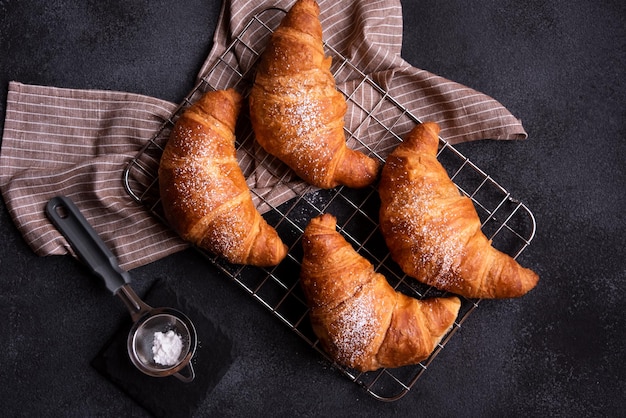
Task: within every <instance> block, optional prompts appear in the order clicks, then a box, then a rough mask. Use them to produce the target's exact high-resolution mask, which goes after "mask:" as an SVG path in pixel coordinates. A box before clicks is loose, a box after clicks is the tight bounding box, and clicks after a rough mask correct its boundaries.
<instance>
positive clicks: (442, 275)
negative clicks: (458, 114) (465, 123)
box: [379, 122, 539, 298]
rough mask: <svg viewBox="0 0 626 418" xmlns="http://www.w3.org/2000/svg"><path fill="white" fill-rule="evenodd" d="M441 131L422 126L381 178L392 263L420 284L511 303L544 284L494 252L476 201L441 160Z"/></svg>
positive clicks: (383, 224) (389, 162) (382, 213)
mask: <svg viewBox="0 0 626 418" xmlns="http://www.w3.org/2000/svg"><path fill="white" fill-rule="evenodd" d="M438 134H439V125H437V124H436V123H432V122H430V123H423V124H420V125H417V126H416V127H415V128H413V130H412V131H411V132H410V133H409V134H408V136H407V137H406V138H405V140H404V142H403V143H401V144H400V145H398V147H397V148H396V149H395V150H394V151H393V152H392V153H391V154H390V155H389V156H388V157H387V161H386V164H385V166H384V167H383V170H382V173H381V180H380V184H379V194H380V200H381V207H380V218H379V222H380V230H381V232H382V235H383V237H384V239H385V242H386V243H387V246H388V247H389V251H390V254H391V257H392V258H393V260H394V261H396V262H397V263H398V264H399V265H400V267H401V268H402V270H403V271H404V272H405V273H406V274H407V275H409V276H412V277H414V278H416V279H417V280H419V281H421V282H423V283H426V284H428V285H431V286H434V287H436V288H438V289H441V290H446V291H449V292H453V293H456V294H459V295H462V296H466V297H469V298H512V297H519V296H522V295H524V294H525V293H527V292H528V291H529V290H531V289H532V288H533V287H535V285H536V284H537V281H538V280H539V276H538V275H537V274H536V273H535V272H533V271H532V270H530V269H527V268H523V267H522V266H520V265H519V264H518V263H517V261H515V260H514V259H513V258H512V257H510V256H509V255H507V254H505V253H502V252H500V251H498V250H497V249H495V248H494V247H492V246H491V242H490V240H489V239H488V238H487V237H486V236H485V235H484V234H483V232H482V231H481V225H480V219H479V217H478V214H477V212H476V209H475V208H474V205H473V204H472V202H471V200H470V199H469V198H468V197H466V196H463V195H462V194H461V193H460V192H459V190H458V188H457V187H456V186H455V185H454V183H453V182H452V180H450V178H449V177H448V174H447V172H446V170H445V169H444V167H443V166H442V165H441V164H440V163H439V161H438V160H437V156H436V154H437V148H438V144H439V138H438Z"/></svg>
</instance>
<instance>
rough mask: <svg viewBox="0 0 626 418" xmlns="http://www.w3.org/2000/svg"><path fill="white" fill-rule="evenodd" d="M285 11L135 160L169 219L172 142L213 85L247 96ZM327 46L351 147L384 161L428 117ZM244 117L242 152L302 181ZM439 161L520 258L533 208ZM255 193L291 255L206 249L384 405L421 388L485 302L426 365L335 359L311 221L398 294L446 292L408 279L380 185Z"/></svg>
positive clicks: (260, 24) (495, 236) (134, 190)
mask: <svg viewBox="0 0 626 418" xmlns="http://www.w3.org/2000/svg"><path fill="white" fill-rule="evenodd" d="M284 13H285V11H284V10H281V9H275V8H272V9H267V10H265V11H263V12H261V13H259V14H257V15H255V16H253V17H252V18H251V19H250V21H249V23H248V24H247V25H246V26H245V27H244V29H243V30H242V31H241V33H240V34H239V35H238V36H237V37H236V38H235V39H234V40H233V41H232V43H231V44H230V45H229V46H228V47H227V48H226V50H225V51H224V52H223V54H222V55H221V56H220V57H219V59H218V60H217V62H216V63H215V64H214V65H213V66H212V67H211V68H210V69H209V70H208V71H207V72H206V75H205V76H204V77H202V79H201V80H200V81H199V82H198V84H197V85H196V86H195V87H194V89H193V90H192V91H191V92H190V93H189V95H188V96H187V97H186V98H185V100H184V101H183V103H181V104H180V106H179V107H178V109H177V110H176V111H175V112H174V113H173V115H172V117H171V118H170V119H168V120H167V121H166V122H165V123H164V124H163V126H162V127H161V129H160V130H159V131H158V132H157V134H155V135H154V137H153V138H152V139H151V140H150V141H149V142H148V143H147V144H146V145H145V146H144V147H143V148H142V149H141V150H140V152H139V153H138V154H137V155H136V156H135V158H133V159H132V160H131V161H130V162H129V163H128V165H127V167H126V169H125V170H124V175H123V180H124V186H125V188H126V190H127V192H128V193H129V194H130V196H131V197H132V198H134V199H135V200H136V201H137V202H139V203H140V204H142V205H144V206H145V207H146V208H147V209H148V210H150V212H151V213H153V214H154V215H155V216H156V217H158V218H159V219H161V220H162V221H163V222H165V223H167V222H166V221H165V219H164V216H163V214H162V210H161V207H160V201H159V195H158V194H159V193H158V184H157V182H158V176H157V170H158V164H159V159H160V156H161V153H162V151H163V147H164V144H165V142H166V141H167V137H168V135H169V131H170V130H171V128H172V126H173V124H174V122H175V120H176V118H177V117H178V115H180V113H181V112H182V111H183V110H184V109H185V108H186V107H187V106H188V105H189V104H191V103H193V102H194V101H195V100H197V98H198V97H200V96H201V95H202V94H203V93H204V92H206V91H208V90H218V89H226V88H230V87H232V88H235V89H236V90H238V91H239V92H240V93H242V94H244V96H246V95H247V94H248V92H249V90H250V88H251V85H252V82H253V76H254V65H255V62H256V60H257V59H258V57H259V56H260V54H261V52H262V51H263V49H264V46H265V45H266V43H267V40H268V37H269V36H270V35H271V33H272V31H273V29H274V28H276V27H277V26H278V24H279V23H280V21H281V19H282V17H283V16H284ZM325 49H326V52H327V55H330V56H332V57H333V66H332V68H331V71H333V74H334V75H335V79H336V80H338V81H339V80H344V79H345V78H346V75H349V77H350V80H349V82H346V83H338V86H339V85H341V87H338V88H339V90H340V91H341V92H342V93H343V94H344V95H345V96H346V99H347V101H348V114H349V115H351V120H352V121H351V123H349V124H347V126H346V137H347V139H348V143H349V144H351V146H352V147H353V148H359V149H362V150H363V151H364V152H366V153H369V154H370V155H373V156H375V157H377V158H379V159H380V160H381V161H384V158H383V155H385V153H386V152H389V151H390V149H392V148H393V147H394V146H395V145H397V144H398V143H399V142H400V141H401V136H400V134H401V133H403V132H408V130H409V129H410V128H411V127H413V126H414V125H415V124H417V123H420V121H419V119H418V118H417V117H415V116H414V115H412V114H411V112H409V111H408V110H407V109H406V108H404V107H403V106H402V105H401V104H400V103H398V102H397V101H396V100H395V99H394V98H393V97H391V96H390V95H389V94H388V93H387V92H386V91H385V90H384V89H383V88H382V87H380V85H378V84H377V83H376V82H375V81H374V80H373V79H372V78H370V77H369V76H367V75H365V74H363V73H362V72H361V71H359V70H358V68H356V67H355V66H354V65H352V64H351V63H350V61H349V60H348V59H347V58H345V57H343V56H342V55H341V54H340V53H339V52H338V51H336V50H335V49H333V48H332V46H330V45H325ZM366 93H367V96H368V97H370V98H371V97H375V100H374V101H370V102H369V103H367V104H364V103H363V102H361V100H360V98H362V97H364V95H365V94H366ZM242 113H245V112H242ZM355 116H356V118H355ZM240 119H241V120H242V122H241V123H240V124H239V126H238V127H237V132H236V134H237V152H238V157H241V156H242V155H245V156H248V157H252V158H253V159H254V161H255V163H256V164H258V165H260V166H262V167H263V169H265V170H268V171H270V172H271V173H272V175H273V176H274V177H275V178H276V179H278V180H277V182H276V187H280V186H281V184H284V183H290V182H293V180H294V176H293V174H292V173H291V171H290V170H289V169H288V168H286V167H285V166H282V165H281V164H280V163H279V164H275V161H272V157H271V156H269V155H268V154H265V153H263V152H259V149H258V147H257V148H255V147H254V136H253V133H252V130H251V128H250V125H249V119H247V118H246V115H245V114H242V117H241V118H240ZM364 135H367V138H368V141H367V144H366V143H364V142H361V140H360V139H359V138H364V137H365V136H364ZM438 158H439V160H440V162H441V163H442V164H443V165H444V167H446V169H447V171H448V173H449V175H450V177H451V178H452V180H453V181H454V182H455V184H456V185H457V187H458V188H459V190H460V191H461V192H462V193H464V194H466V195H467V196H469V197H470V198H471V199H472V201H473V203H474V205H475V207H476V209H477V212H478V214H479V217H480V219H481V221H482V228H483V231H484V232H485V234H486V235H487V236H488V237H489V238H490V239H491V240H492V242H493V245H494V246H495V247H496V248H498V249H500V250H502V251H504V252H506V253H508V254H510V255H512V256H513V257H514V258H517V257H518V256H519V255H520V254H521V253H522V252H523V251H524V249H525V248H526V247H527V246H528V245H529V244H530V242H531V240H532V239H533V237H534V235H535V219H534V217H533V214H532V212H531V211H530V210H529V209H528V208H527V207H526V206H525V205H524V204H523V203H521V202H519V201H517V200H515V199H514V198H513V197H511V195H510V193H509V192H508V191H507V190H506V189H504V188H503V187H502V186H500V185H499V184H498V183H497V182H496V181H495V180H494V179H493V178H491V176H489V175H487V174H486V173H484V172H483V171H482V170H481V169H479V168H478V167H476V166H475V165H474V164H473V163H472V162H470V161H469V160H468V159H467V158H466V157H465V156H463V155H462V154H461V153H460V152H458V151H457V150H456V149H455V148H454V147H452V146H451V145H449V144H448V143H446V142H445V141H443V140H441V139H440V150H439V153H438ZM244 174H246V170H244ZM296 180H297V179H296ZM251 191H252V193H253V198H254V200H255V203H256V204H257V207H259V208H262V210H263V211H264V213H263V216H264V217H265V219H266V220H267V221H268V223H269V224H270V225H272V226H274V227H275V228H276V230H277V231H278V233H279V235H280V236H281V238H282V239H283V241H284V242H285V244H287V245H288V247H289V253H288V255H287V257H286V258H285V260H284V261H283V262H282V263H281V264H280V265H278V266H276V267H274V268H268V269H265V268H258V267H250V266H240V265H232V264H229V263H227V262H225V261H224V260H222V259H221V258H219V257H216V256H214V255H211V254H208V253H207V252H204V251H202V250H199V251H201V252H202V253H203V254H204V255H205V256H206V257H207V258H208V259H209V260H210V261H211V262H213V263H214V264H215V265H216V266H217V267H218V268H219V269H220V270H221V271H222V272H224V273H225V274H226V275H227V276H229V277H230V278H232V279H233V280H234V281H235V282H236V283H238V284H239V285H240V286H241V287H242V288H243V289H245V290H246V291H247V292H248V293H249V294H250V295H251V296H252V297H253V298H254V299H255V300H257V301H258V302H260V303H261V304H262V305H263V306H265V307H266V308H267V309H269V310H270V311H271V312H272V313H273V314H274V315H275V316H276V317H277V318H279V319H280V320H281V321H282V322H283V323H284V324H286V325H287V326H288V327H290V328H291V330H293V331H294V332H295V333H296V334H297V335H299V336H300V337H301V338H302V339H303V340H304V341H305V342H306V343H307V344H308V345H309V346H311V347H312V348H313V349H315V350H316V351H317V352H318V353H319V354H320V355H322V356H323V357H324V358H326V359H327V360H328V361H329V362H330V363H331V364H333V367H335V368H336V369H337V370H339V371H341V372H342V373H343V374H344V375H345V376H346V377H348V378H349V379H350V380H352V381H353V382H356V383H357V384H359V385H361V386H362V387H363V388H364V389H365V390H366V391H367V393H369V394H370V395H372V396H373V397H375V398H377V399H379V400H383V401H394V400H397V399H400V398H401V397H402V396H404V395H405V394H406V393H407V392H408V391H409V390H410V389H411V388H412V387H413V385H414V384H415V383H416V381H417V380H418V379H419V377H420V376H421V375H422V374H423V373H424V372H425V371H426V369H427V368H428V367H429V365H430V364H431V362H432V361H433V360H434V358H435V357H436V356H437V354H438V353H439V352H440V351H441V349H443V348H444V346H445V345H446V343H447V342H448V341H449V340H450V338H451V337H452V336H453V335H454V333H455V332H456V331H457V330H458V329H459V328H460V327H461V325H462V324H463V322H464V321H465V320H466V319H467V318H468V316H469V315H470V313H472V312H473V311H474V310H475V309H476V308H477V307H478V305H479V302H480V301H479V300H469V299H465V298H461V300H462V305H461V309H460V312H459V315H458V318H457V320H456V322H455V324H454V326H453V328H452V330H451V331H450V332H449V333H448V334H447V335H446V337H445V338H444V339H443V340H442V341H441V342H440V343H439V344H438V346H437V347H436V348H435V350H434V352H433V353H432V355H431V356H430V357H429V358H428V359H426V360H424V361H423V362H421V363H419V364H417V365H413V366H406V367H401V368H397V369H382V370H378V371H375V372H368V373H360V372H358V371H356V370H353V369H349V368H345V367H343V366H341V365H337V364H334V363H333V361H332V359H330V358H329V357H328V355H327V354H326V353H325V352H324V351H323V349H322V348H321V347H320V346H319V344H318V340H317V337H316V336H315V334H314V333H313V331H312V329H311V326H310V323H309V320H308V307H307V305H306V301H305V298H304V294H303V292H302V289H301V288H300V285H299V280H298V277H299V271H300V260H301V259H302V250H301V245H300V237H301V235H302V233H303V231H304V228H305V227H306V225H307V224H308V221H309V220H310V219H311V218H313V217H315V216H317V215H319V214H322V213H325V212H329V213H332V214H333V215H335V216H336V217H337V226H338V229H339V231H340V232H341V233H342V234H343V235H344V237H346V239H347V240H348V241H349V242H350V243H351V244H352V245H353V246H354V248H355V249H357V251H358V252H359V253H360V254H361V255H363V256H364V257H366V258H367V259H368V260H370V261H371V262H372V264H374V266H375V267H376V269H377V271H378V272H380V273H382V274H383V275H384V276H385V277H386V278H387V279H388V281H389V283H390V284H391V285H392V286H393V287H394V288H395V289H396V290H398V291H401V292H404V293H406V294H408V295H410V296H413V297H415V298H418V299H421V298H425V297H434V296H443V295H445V293H443V292H440V291H438V290H437V289H435V288H431V287H428V286H425V285H423V284H421V283H419V282H417V281H416V280H414V279H411V278H409V277H407V276H405V275H404V273H403V272H402V271H401V270H400V269H399V267H398V266H397V265H396V264H395V263H394V262H393V261H392V260H391V258H390V256H389V253H388V250H387V248H386V247H385V244H384V240H383V238H382V236H381V235H380V232H379V230H378V223H377V219H378V208H379V204H380V202H379V200H378V193H377V191H376V188H375V186H371V187H367V188H364V189H359V190H354V189H349V188H345V187H339V188H336V189H332V190H319V189H316V188H314V187H312V186H306V185H299V186H296V187H292V188H291V191H295V193H296V195H295V197H293V198H291V199H290V200H288V201H286V202H282V203H281V202H279V203H276V202H273V201H268V200H266V199H265V197H264V196H267V194H266V192H267V191H266V190H265V191H264V192H263V193H259V192H258V191H256V190H255V189H254V188H252V189H251Z"/></svg>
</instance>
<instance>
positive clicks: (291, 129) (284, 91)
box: [249, 0, 379, 189]
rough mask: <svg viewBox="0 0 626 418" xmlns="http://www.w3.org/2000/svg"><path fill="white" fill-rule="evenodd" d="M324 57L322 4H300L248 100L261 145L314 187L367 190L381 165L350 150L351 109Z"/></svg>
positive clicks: (270, 48)
mask: <svg viewBox="0 0 626 418" xmlns="http://www.w3.org/2000/svg"><path fill="white" fill-rule="evenodd" d="M330 64H331V58H330V57H325V56H324V48H323V45H322V26H321V23H320V21H319V6H318V5H317V3H316V2H315V1H314V0H299V1H297V2H296V3H295V4H294V6H293V7H292V8H291V9H290V11H289V12H288V13H287V15H286V16H285V17H284V18H283V20H282V22H281V24H280V26H279V27H278V28H277V30H276V31H275V32H274V33H273V34H272V37H271V39H270V41H269V43H268V45H267V48H266V50H265V51H264V53H263V55H262V57H261V59H260V62H259V65H258V67H257V71H256V75H255V81H254V84H253V87H252V90H251V92H250V96H249V105H250V117H251V122H252V128H253V130H254V134H255V136H256V139H257V142H258V143H259V144H260V145H261V146H262V147H263V148H264V149H265V151H267V152H268V153H270V154H272V155H274V156H275V157H277V158H278V159H279V160H281V161H282V162H283V163H285V164H286V165H287V166H289V167H290V168H291V169H292V170H294V172H295V173H296V174H297V175H298V176H299V177H300V178H302V179H303V180H304V181H306V182H308V183H309V184H312V185H315V186H317V187H320V188H326V189H328V188H333V187H336V186H338V185H345V186H349V187H355V188H357V187H364V186H367V185H368V184H371V183H372V182H373V181H374V180H375V179H376V177H377V174H378V169H379V164H378V162H377V161H376V160H374V159H372V158H370V157H367V156H366V155H365V154H363V153H361V152H358V151H354V150H352V149H349V148H348V147H347V146H346V138H345V133H344V130H343V127H344V116H345V114H346V110H347V105H346V100H345V98H344V96H343V95H342V94H341V93H340V92H339V91H337V89H336V87H335V79H334V78H333V75H332V74H331V72H330Z"/></svg>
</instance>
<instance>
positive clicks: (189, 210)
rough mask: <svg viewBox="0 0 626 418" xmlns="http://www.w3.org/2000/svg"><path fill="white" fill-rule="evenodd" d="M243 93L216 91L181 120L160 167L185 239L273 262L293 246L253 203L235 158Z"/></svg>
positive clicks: (243, 259) (244, 258) (171, 216)
mask: <svg viewBox="0 0 626 418" xmlns="http://www.w3.org/2000/svg"><path fill="white" fill-rule="evenodd" d="M241 102H242V97H241V96H240V95H239V94H238V93H237V92H236V91H235V90H232V89H230V90H226V91H210V92H208V93H205V94H204V96H202V97H201V98H200V99H199V100H198V101H197V102H196V103H195V104H193V105H192V106H190V107H189V108H188V109H186V110H185V111H184V112H183V114H182V115H181V116H180V118H179V119H178V120H177V121H176V124H175V125H174V128H173V129H172V132H171V134H170V137H169V141H168V142H167V144H166V146H165V149H164V151H163V155H162V157H161V163H160V166H159V189H160V193H161V200H162V203H163V210H164V213H165V217H166V219H167V220H168V222H169V223H170V225H171V226H172V228H173V229H174V230H175V231H176V232H177V233H178V234H179V235H180V236H181V237H182V238H183V239H185V240H187V241H189V242H191V243H193V244H195V245H197V246H199V247H201V248H204V249H206V250H208V251H210V252H212V253H214V254H216V255H219V256H222V257H224V258H225V259H226V260H228V261H229V262H231V263H235V264H250V265H255V266H270V265H276V264H278V263H279V262H280V261H281V260H282V259H283V258H284V257H285V255H286V254H287V247H286V246H285V244H283V242H282V241H281V239H280V238H279V236H278V234H277V233H276V231H275V230H274V228H272V227H271V226H269V225H268V224H267V222H266V221H265V219H263V217H262V216H261V215H260V214H259V212H258V211H257V209H256V207H255V206H254V204H253V202H252V196H251V194H250V190H249V189H248V186H247V184H246V180H245V178H244V176H243V173H242V171H241V168H240V167H239V165H238V163H237V159H236V157H235V153H236V151H235V134H234V130H235V124H236V120H237V116H238V114H239V110H240V108H241Z"/></svg>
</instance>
